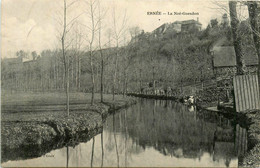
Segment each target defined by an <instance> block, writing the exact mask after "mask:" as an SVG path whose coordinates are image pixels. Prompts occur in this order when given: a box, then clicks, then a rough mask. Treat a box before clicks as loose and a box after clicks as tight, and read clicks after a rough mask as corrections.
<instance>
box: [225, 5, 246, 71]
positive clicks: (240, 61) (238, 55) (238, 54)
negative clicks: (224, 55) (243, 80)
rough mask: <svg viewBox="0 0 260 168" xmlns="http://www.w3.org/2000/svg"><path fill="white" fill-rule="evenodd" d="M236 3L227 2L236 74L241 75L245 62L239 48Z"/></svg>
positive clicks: (239, 38)
mask: <svg viewBox="0 0 260 168" xmlns="http://www.w3.org/2000/svg"><path fill="white" fill-rule="evenodd" d="M236 6H237V2H236V1H229V12H230V18H231V29H232V34H233V43H234V48H235V53H236V63H237V74H238V75H243V74H244V73H245V60H244V55H243V53H242V46H241V37H240V36H239V35H238V32H237V31H238V26H239V21H238V18H237V10H236Z"/></svg>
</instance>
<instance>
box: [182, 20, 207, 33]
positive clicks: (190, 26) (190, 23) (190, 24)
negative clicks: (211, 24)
mask: <svg viewBox="0 0 260 168" xmlns="http://www.w3.org/2000/svg"><path fill="white" fill-rule="evenodd" d="M201 26H202V24H201V23H200V22H199V19H197V20H194V19H192V20H185V21H182V24H181V31H182V32H189V31H191V30H197V31H201Z"/></svg>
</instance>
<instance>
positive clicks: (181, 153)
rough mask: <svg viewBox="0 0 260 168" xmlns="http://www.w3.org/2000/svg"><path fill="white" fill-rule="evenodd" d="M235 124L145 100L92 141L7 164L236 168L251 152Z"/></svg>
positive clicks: (111, 120) (116, 117)
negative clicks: (239, 159) (240, 159)
mask: <svg viewBox="0 0 260 168" xmlns="http://www.w3.org/2000/svg"><path fill="white" fill-rule="evenodd" d="M233 123H234V121H230V120H228V119H226V118H224V117H223V116H221V115H218V114H216V113H208V112H204V111H198V110H196V108H195V107H187V106H183V105H182V104H179V103H175V102H172V101H161V100H145V99H141V100H140V101H139V103H138V104H137V105H135V106H132V107H131V108H128V109H126V110H122V111H121V112H119V113H116V114H114V115H111V116H110V117H108V118H107V121H106V122H105V125H104V128H103V132H102V133H101V134H99V135H97V136H95V137H93V138H92V141H89V142H86V143H80V144H79V145H77V146H74V147H69V146H67V147H65V148H62V149H57V150H53V151H51V152H50V154H52V155H54V158H46V157H40V158H36V159H28V160H26V161H9V162H7V163H4V164H3V165H4V166H18V165H19V166H26V165H27V166H28V165H30V166H43V165H44V166H56V167H59V166H63V165H61V163H64V162H63V161H65V160H66V159H67V160H66V162H67V166H74V167H78V166H84V167H86V166H91V167H100V166H101V167H103V166H105V167H116V166H117V167H132V166H136V167H138V166H147V167H149V166H170V167H177V166H178V167H204V166H207V167H236V166H238V156H239V157H242V156H243V155H244V154H245V152H246V150H247V140H246V137H247V135H246V129H243V128H241V127H239V125H235V126H233ZM95 142H96V143H95ZM98 142H100V143H98ZM65 153H66V154H67V155H66V156H65V155H64V154H65ZM86 158H90V159H86Z"/></svg>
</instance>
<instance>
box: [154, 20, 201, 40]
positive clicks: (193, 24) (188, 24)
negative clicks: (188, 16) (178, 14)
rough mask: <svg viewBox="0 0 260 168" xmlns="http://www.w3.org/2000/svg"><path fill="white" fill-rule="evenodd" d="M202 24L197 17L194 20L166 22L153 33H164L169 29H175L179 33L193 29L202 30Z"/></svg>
mask: <svg viewBox="0 0 260 168" xmlns="http://www.w3.org/2000/svg"><path fill="white" fill-rule="evenodd" d="M201 26H202V24H201V23H200V22H199V20H198V19H197V21H196V20H194V19H192V20H185V21H175V22H173V23H164V24H162V25H161V26H160V27H158V28H156V29H155V30H154V31H153V33H154V34H155V36H158V35H160V34H164V33H165V32H166V31H168V30H174V31H176V32H177V33H179V32H189V31H192V30H196V31H201Z"/></svg>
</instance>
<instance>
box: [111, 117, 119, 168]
mask: <svg viewBox="0 0 260 168" xmlns="http://www.w3.org/2000/svg"><path fill="white" fill-rule="evenodd" d="M119 123H120V120H119ZM113 132H114V140H115V145H116V156H117V167H119V154H118V149H117V141H116V131H115V114H113Z"/></svg>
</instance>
